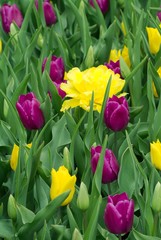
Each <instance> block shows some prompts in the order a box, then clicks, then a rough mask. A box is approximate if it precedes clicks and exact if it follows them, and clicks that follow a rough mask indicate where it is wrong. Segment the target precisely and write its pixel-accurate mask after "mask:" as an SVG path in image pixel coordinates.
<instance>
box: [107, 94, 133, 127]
mask: <svg viewBox="0 0 161 240" xmlns="http://www.w3.org/2000/svg"><path fill="white" fill-rule="evenodd" d="M104 121H105V124H106V126H107V127H108V128H110V129H111V130H113V131H115V132H117V131H121V130H123V129H124V128H125V127H126V126H127V124H128V122H129V107H128V102H127V100H126V98H125V97H117V96H113V97H112V98H109V99H108V101H107V103H106V107H105V111H104Z"/></svg>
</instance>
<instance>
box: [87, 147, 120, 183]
mask: <svg viewBox="0 0 161 240" xmlns="http://www.w3.org/2000/svg"><path fill="white" fill-rule="evenodd" d="M101 150H102V147H101V146H99V145H98V146H96V147H91V167H92V172H93V173H95V171H96V168H97V164H98V161H99V157H100V154H101ZM118 172H119V164H118V162H117V160H116V157H115V155H114V153H113V152H112V151H111V150H110V149H106V150H105V156H104V164H103V172H102V183H110V182H113V181H115V180H116V179H117V176H118Z"/></svg>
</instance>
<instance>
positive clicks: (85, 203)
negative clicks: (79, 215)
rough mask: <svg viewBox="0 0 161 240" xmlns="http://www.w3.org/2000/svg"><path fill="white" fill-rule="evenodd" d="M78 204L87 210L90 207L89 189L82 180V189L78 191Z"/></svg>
mask: <svg viewBox="0 0 161 240" xmlns="http://www.w3.org/2000/svg"><path fill="white" fill-rule="evenodd" d="M77 206H78V207H79V208H80V209H81V210H83V211H85V210H87V209H88V207H89V195H88V190H87V187H86V185H85V184H84V183H83V182H81V185H80V189H79V192H78V198H77Z"/></svg>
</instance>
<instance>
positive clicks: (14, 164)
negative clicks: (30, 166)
mask: <svg viewBox="0 0 161 240" xmlns="http://www.w3.org/2000/svg"><path fill="white" fill-rule="evenodd" d="M31 146H32V144H31V143H29V144H27V147H28V148H31ZM18 155H19V147H18V146H17V145H16V144H14V146H13V149H12V153H11V158H10V166H11V168H12V170H14V171H15V170H16V168H17V164H18Z"/></svg>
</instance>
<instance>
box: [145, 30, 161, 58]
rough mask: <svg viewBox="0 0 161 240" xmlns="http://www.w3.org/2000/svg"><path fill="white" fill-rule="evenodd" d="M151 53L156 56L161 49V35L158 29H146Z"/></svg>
mask: <svg viewBox="0 0 161 240" xmlns="http://www.w3.org/2000/svg"><path fill="white" fill-rule="evenodd" d="M146 31H147V34H148V40H149V48H150V52H151V53H153V54H156V53H157V52H158V51H159V49H160V44H161V35H160V33H159V31H158V29H157V28H152V27H146Z"/></svg>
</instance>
